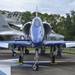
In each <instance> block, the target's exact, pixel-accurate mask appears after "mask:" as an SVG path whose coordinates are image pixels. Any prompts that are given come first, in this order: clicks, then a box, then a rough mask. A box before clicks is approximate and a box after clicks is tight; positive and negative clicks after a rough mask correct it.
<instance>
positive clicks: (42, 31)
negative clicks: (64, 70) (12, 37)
mask: <svg viewBox="0 0 75 75" xmlns="http://www.w3.org/2000/svg"><path fill="white" fill-rule="evenodd" d="M22 30H23V32H24V34H25V35H28V36H29V38H30V40H24V38H23V37H21V40H16V41H0V44H1V43H8V44H10V45H17V46H18V47H20V56H19V62H23V57H24V46H31V47H34V49H35V57H34V60H35V63H34V64H33V66H32V68H33V70H35V71H37V70H38V69H39V61H38V58H39V52H38V51H39V48H40V47H41V46H49V47H51V49H50V51H51V57H52V60H53V58H54V57H53V56H54V47H55V46H59V45H63V44H66V43H68V42H69V46H70V43H71V47H72V46H75V42H74V41H61V40H60V41H46V40H44V39H45V38H46V36H48V35H50V32H51V26H50V24H49V23H46V22H42V20H41V18H40V17H38V13H37V12H36V17H35V18H33V20H32V22H27V23H25V24H24V27H23V29H22ZM72 42H73V43H72Z"/></svg>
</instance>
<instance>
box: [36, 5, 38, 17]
mask: <svg viewBox="0 0 75 75" xmlns="http://www.w3.org/2000/svg"><path fill="white" fill-rule="evenodd" d="M36 17H38V7H37V5H36Z"/></svg>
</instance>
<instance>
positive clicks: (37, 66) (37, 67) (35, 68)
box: [32, 63, 39, 71]
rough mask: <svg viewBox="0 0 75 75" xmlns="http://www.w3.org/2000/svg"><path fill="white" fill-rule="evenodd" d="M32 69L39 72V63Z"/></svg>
mask: <svg viewBox="0 0 75 75" xmlns="http://www.w3.org/2000/svg"><path fill="white" fill-rule="evenodd" d="M32 69H33V70H34V71H37V70H38V69H39V65H38V63H37V64H34V65H33V66H32Z"/></svg>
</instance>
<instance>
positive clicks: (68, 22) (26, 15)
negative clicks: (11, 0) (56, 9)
mask: <svg viewBox="0 0 75 75" xmlns="http://www.w3.org/2000/svg"><path fill="white" fill-rule="evenodd" d="M0 12H1V13H2V14H5V13H6V12H8V11H4V10H3V11H2V10H0ZM35 16H36V12H33V13H31V12H30V11H26V12H22V17H21V23H22V24H25V23H26V22H29V21H32V19H33V18H34V17H35ZM38 16H39V17H40V18H41V19H42V21H46V22H48V23H50V25H51V26H52V28H53V30H54V31H55V32H57V33H59V34H62V35H64V36H65V40H75V11H73V10H72V11H71V12H70V13H67V14H66V17H64V16H60V15H59V14H47V13H44V14H42V13H40V12H38Z"/></svg>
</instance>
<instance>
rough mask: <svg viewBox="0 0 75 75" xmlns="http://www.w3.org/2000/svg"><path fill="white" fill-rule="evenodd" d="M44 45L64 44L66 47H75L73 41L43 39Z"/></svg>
mask: <svg viewBox="0 0 75 75" xmlns="http://www.w3.org/2000/svg"><path fill="white" fill-rule="evenodd" d="M44 45H45V46H50V45H65V46H66V47H75V41H44Z"/></svg>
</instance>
